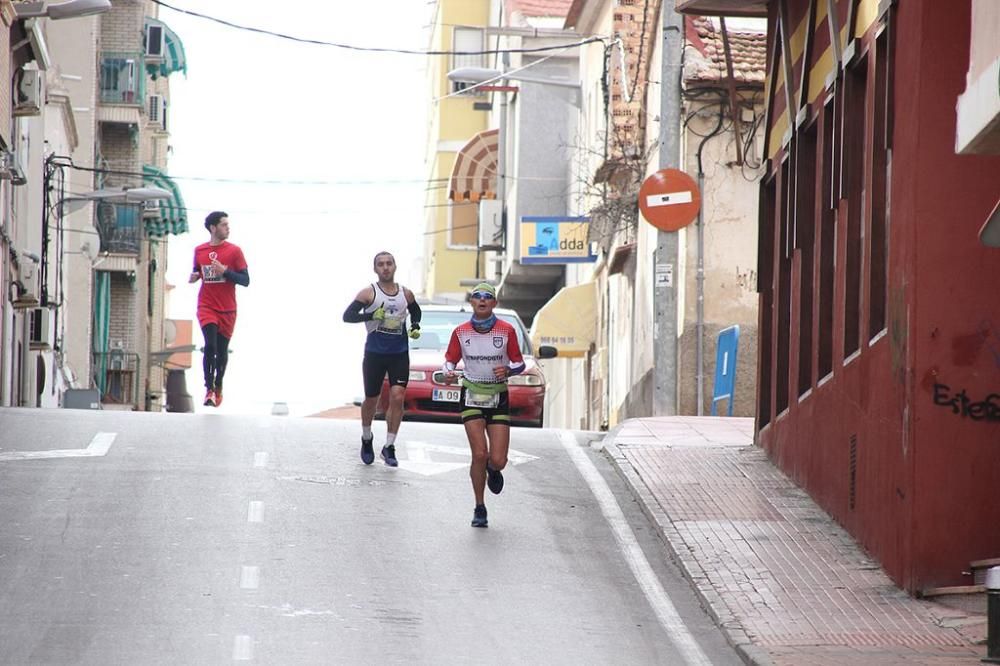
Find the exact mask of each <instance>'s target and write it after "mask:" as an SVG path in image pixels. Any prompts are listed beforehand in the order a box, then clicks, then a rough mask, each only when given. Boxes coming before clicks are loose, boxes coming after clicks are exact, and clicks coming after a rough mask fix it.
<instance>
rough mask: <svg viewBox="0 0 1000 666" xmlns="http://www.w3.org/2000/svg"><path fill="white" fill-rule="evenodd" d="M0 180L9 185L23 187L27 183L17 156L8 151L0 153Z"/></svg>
mask: <svg viewBox="0 0 1000 666" xmlns="http://www.w3.org/2000/svg"><path fill="white" fill-rule="evenodd" d="M0 180H9V181H10V183H11V185H24V184H25V183H27V182H28V179H27V177H26V176H25V175H24V169H23V168H22V167H21V162H20V161H19V160H18V159H17V155H15V154H14V153H12V152H10V151H3V152H0Z"/></svg>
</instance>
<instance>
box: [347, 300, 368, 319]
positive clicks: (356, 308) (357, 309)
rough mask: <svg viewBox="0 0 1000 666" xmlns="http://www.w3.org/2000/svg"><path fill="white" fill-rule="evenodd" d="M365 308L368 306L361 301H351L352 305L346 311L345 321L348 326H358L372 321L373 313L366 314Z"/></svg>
mask: <svg viewBox="0 0 1000 666" xmlns="http://www.w3.org/2000/svg"><path fill="white" fill-rule="evenodd" d="M365 307H367V306H366V305H365V304H364V303H362V302H361V301H359V300H354V301H351V304H350V305H348V306H347V309H346V310H344V321H346V322H347V323H348V324H357V323H359V322H363V321H369V320H371V318H372V313H370V312H365V311H364V309H365Z"/></svg>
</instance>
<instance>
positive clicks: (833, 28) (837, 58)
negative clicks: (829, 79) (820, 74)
mask: <svg viewBox="0 0 1000 666" xmlns="http://www.w3.org/2000/svg"><path fill="white" fill-rule="evenodd" d="M826 24H827V25H828V26H829V27H830V46H832V47H833V65H834V71H835V72H840V63H841V62H842V61H843V59H844V55H843V51H842V48H841V44H840V20H839V17H838V16H837V3H836V1H835V0H826ZM838 76H839V74H838Z"/></svg>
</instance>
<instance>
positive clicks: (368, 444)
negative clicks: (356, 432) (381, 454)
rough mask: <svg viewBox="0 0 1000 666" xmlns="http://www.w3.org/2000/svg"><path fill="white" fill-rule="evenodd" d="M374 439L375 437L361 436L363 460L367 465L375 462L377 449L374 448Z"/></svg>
mask: <svg viewBox="0 0 1000 666" xmlns="http://www.w3.org/2000/svg"><path fill="white" fill-rule="evenodd" d="M373 441H375V438H374V437H369V438H368V439H365V438H364V437H362V438H361V462H363V463H364V464H366V465H371V464H372V463H373V462H375V449H373V448H372V442H373Z"/></svg>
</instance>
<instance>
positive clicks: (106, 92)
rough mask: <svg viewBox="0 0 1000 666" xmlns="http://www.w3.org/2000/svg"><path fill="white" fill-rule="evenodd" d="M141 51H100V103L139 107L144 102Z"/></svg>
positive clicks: (143, 75) (144, 84)
mask: <svg viewBox="0 0 1000 666" xmlns="http://www.w3.org/2000/svg"><path fill="white" fill-rule="evenodd" d="M142 65H143V55H142V54H141V53H138V52H136V53H126V52H113V51H103V52H102V53H101V87H100V102H101V104H124V105H129V106H133V105H134V106H137V107H141V106H143V105H145V103H146V73H145V71H144V70H143V67H142Z"/></svg>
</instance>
